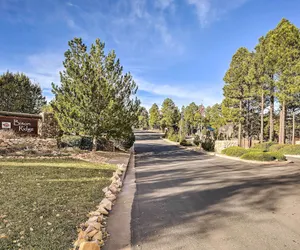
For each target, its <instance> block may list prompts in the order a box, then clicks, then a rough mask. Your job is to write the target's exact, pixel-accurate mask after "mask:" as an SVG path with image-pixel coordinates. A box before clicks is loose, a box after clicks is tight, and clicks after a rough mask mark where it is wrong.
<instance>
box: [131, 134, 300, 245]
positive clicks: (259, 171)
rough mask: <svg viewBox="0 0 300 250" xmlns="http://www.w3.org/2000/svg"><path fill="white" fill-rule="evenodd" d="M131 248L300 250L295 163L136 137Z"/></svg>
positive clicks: (298, 184)
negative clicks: (263, 161) (243, 158)
mask: <svg viewBox="0 0 300 250" xmlns="http://www.w3.org/2000/svg"><path fill="white" fill-rule="evenodd" d="M135 149H136V153H137V154H136V182H137V191H136V194H135V198H134V203H133V210H132V220H131V230H132V244H133V248H134V249H143V250H148V249H151V250H158V249H197V250H198V249H217V250H222V249H230V250H231V249H243V250H245V249H251V250H252V249H254V250H263V249H272V250H275V249H278V250H283V249H300V172H299V169H300V166H299V163H295V164H288V165H285V166H269V165H268V166H266V165H264V166H260V165H257V164H246V163H243V162H238V161H233V160H228V159H223V158H218V157H214V156H208V155H204V154H200V153H196V152H192V151H187V150H182V149H180V148H178V147H177V146H173V145H170V144H168V143H166V142H164V141H163V140H161V139H160V138H159V135H157V134H151V133H146V132H143V133H142V132H141V133H138V134H137V142H136V146H135Z"/></svg>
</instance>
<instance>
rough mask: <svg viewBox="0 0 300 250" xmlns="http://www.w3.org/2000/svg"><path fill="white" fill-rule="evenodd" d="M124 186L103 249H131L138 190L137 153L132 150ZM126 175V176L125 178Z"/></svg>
mask: <svg viewBox="0 0 300 250" xmlns="http://www.w3.org/2000/svg"><path fill="white" fill-rule="evenodd" d="M124 173H125V174H124V176H123V178H124V182H123V188H122V190H121V192H120V193H119V195H118V197H117V200H116V203H115V205H114V209H113V210H112V213H111V214H110V215H109V218H108V221H107V230H108V232H109V234H110V237H109V238H108V239H107V240H106V242H105V244H104V246H103V248H101V249H103V250H116V249H119V250H131V249H132V248H131V211H132V205H133V200H134V196H135V192H136V182H135V154H134V147H133V148H132V150H131V153H130V157H129V160H128V164H127V167H126V171H124ZM125 177H126V178H125Z"/></svg>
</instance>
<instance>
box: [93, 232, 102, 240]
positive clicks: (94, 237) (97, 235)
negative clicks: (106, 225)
mask: <svg viewBox="0 0 300 250" xmlns="http://www.w3.org/2000/svg"><path fill="white" fill-rule="evenodd" d="M102 238H103V235H102V232H101V231H99V232H97V233H96V234H95V235H94V236H93V240H98V241H101V240H102Z"/></svg>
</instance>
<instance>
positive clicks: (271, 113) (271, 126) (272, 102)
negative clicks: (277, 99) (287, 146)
mask: <svg viewBox="0 0 300 250" xmlns="http://www.w3.org/2000/svg"><path fill="white" fill-rule="evenodd" d="M273 114H274V88H271V97H270V135H269V141H271V142H272V141H274V120H273Z"/></svg>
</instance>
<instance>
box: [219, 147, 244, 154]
mask: <svg viewBox="0 0 300 250" xmlns="http://www.w3.org/2000/svg"><path fill="white" fill-rule="evenodd" d="M246 153H247V149H244V148H241V147H237V146H233V147H229V148H225V149H223V150H222V154H225V155H228V156H233V157H241V156H242V155H243V154H246Z"/></svg>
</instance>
